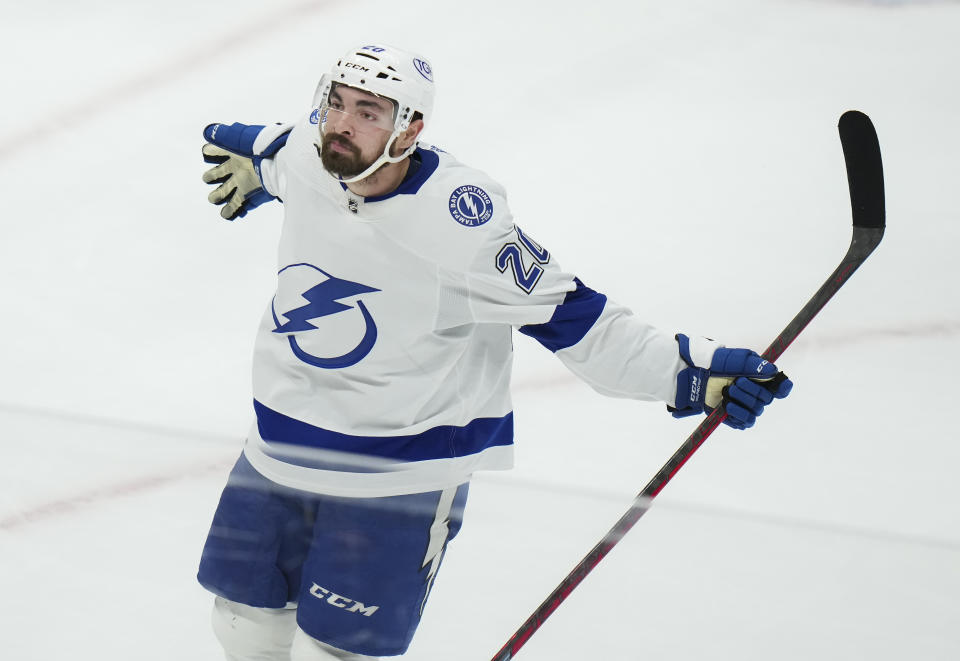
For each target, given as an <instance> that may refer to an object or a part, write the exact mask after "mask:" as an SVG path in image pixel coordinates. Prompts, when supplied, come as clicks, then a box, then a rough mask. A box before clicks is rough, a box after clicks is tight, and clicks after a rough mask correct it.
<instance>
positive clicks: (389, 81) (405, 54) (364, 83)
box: [313, 44, 434, 183]
mask: <svg viewBox="0 0 960 661" xmlns="http://www.w3.org/2000/svg"><path fill="white" fill-rule="evenodd" d="M335 84H339V85H347V86H349V87H354V88H356V89H359V90H363V91H365V92H369V93H370V94H375V95H377V96H381V97H384V98H387V99H390V100H391V101H393V102H394V103H395V105H396V108H395V115H394V121H393V134H392V135H391V136H390V139H389V140H388V141H387V144H386V146H385V147H384V150H383V154H382V155H381V156H380V158H378V159H377V160H376V161H375V162H374V163H373V164H372V165H371V166H370V167H369V168H367V169H366V170H364V171H363V172H362V173H360V174H359V175H357V176H355V177H351V178H349V179H342V181H344V182H346V183H349V182H351V181H359V180H360V179H363V178H365V177H368V176H369V175H370V174H372V173H373V172H375V171H376V170H377V169H378V168H380V167H381V166H382V165H383V164H384V163H397V162H399V161H402V160H403V159H404V158H406V157H407V156H409V155H410V154H411V153H413V151H414V150H415V149H416V148H417V144H416V143H414V144H413V145H411V146H410V147H409V148H408V149H406V150H405V151H404V152H403V153H402V154H399V155H397V156H390V148H391V146H392V145H393V143H394V142H395V141H396V139H397V136H399V135H400V133H402V132H403V131H406V130H407V128H409V126H410V122H412V121H413V120H414V118H415V113H419V114H420V118H421V119H422V120H423V122H424V124H427V123H429V121H430V116H431V113H432V112H433V97H434V85H433V67H431V66H430V63H429V62H428V61H427V60H426V59H425V58H423V57H420V56H419V55H417V54H416V53H412V52H410V51H406V50H403V49H401V48H396V47H393V46H387V45H385V44H370V45H366V46H360V47H359V48H353V49H351V50H349V51H347V53H346V54H345V55H344V56H343V57H341V58H340V59H339V60H337V63H336V64H335V65H334V66H333V69H332V70H331V71H330V73H328V74H326V75H324V76H323V77H322V78H321V79H320V84H319V85H318V86H317V91H316V94H315V95H314V99H313V102H314V107H316V108H319V109H320V110H321V119H320V135H319V136H318V139H317V144H318V146H319V144H320V143H321V142H322V139H323V127H324V121H323V112H322V111H323V109H324V106H325V105H326V104H327V100H328V97H329V95H330V90H331V89H332V88H333V86H334V85H335Z"/></svg>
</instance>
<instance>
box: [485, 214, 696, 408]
mask: <svg viewBox="0 0 960 661" xmlns="http://www.w3.org/2000/svg"><path fill="white" fill-rule="evenodd" d="M467 287H468V290H469V295H470V304H471V311H472V313H473V318H474V320H475V321H477V322H480V323H509V324H511V325H513V326H514V327H517V328H518V330H519V331H520V332H521V333H523V334H524V335H527V336H529V337H532V338H533V339H535V340H537V341H538V342H539V343H540V344H541V345H543V346H544V347H545V348H546V349H548V350H549V351H552V352H553V353H554V354H555V355H556V356H557V358H559V359H560V360H561V361H562V362H563V363H564V365H566V367H567V368H568V369H570V371H572V372H573V373H574V374H576V375H577V376H578V377H579V378H580V379H582V380H583V381H585V382H586V383H587V384H589V385H590V386H591V387H592V388H594V389H595V390H597V391H598V392H600V393H602V394H604V395H609V396H613V397H625V398H631V399H641V400H649V401H663V402H667V403H671V404H672V403H673V401H674V399H675V397H676V387H677V386H676V383H677V374H678V373H679V372H680V370H682V369H683V368H684V367H685V364H684V363H683V361H682V360H681V358H680V356H679V352H678V350H677V343H676V340H675V339H674V336H673V334H670V333H665V332H663V331H662V330H660V329H658V328H655V327H654V326H652V325H650V324H648V323H646V322H644V321H642V320H641V319H639V318H638V317H637V316H636V315H634V314H633V312H631V311H630V310H629V309H628V308H626V307H625V306H623V305H620V304H618V303H616V302H614V301H612V300H610V299H609V298H608V297H607V296H605V295H604V294H602V293H600V292H597V291H595V290H593V289H591V288H590V287H588V286H587V285H585V284H584V283H583V282H582V281H581V280H580V279H579V278H577V277H575V276H574V275H573V274H571V273H568V272H566V271H564V270H563V269H562V268H561V267H560V265H559V264H558V263H557V260H556V258H555V257H554V256H553V255H552V254H551V253H550V252H549V251H548V250H546V249H545V248H544V247H543V246H541V245H540V244H539V243H537V242H536V241H534V240H533V239H532V237H530V236H529V235H527V234H525V233H524V232H523V230H521V229H520V228H519V227H517V226H516V225H514V224H513V221H512V218H511V219H509V222H503V223H501V227H500V230H499V231H491V232H488V236H487V237H486V240H485V242H484V246H483V248H482V249H481V250H480V251H479V253H478V254H477V256H476V258H475V260H474V263H473V266H472V268H471V270H470V273H469V274H468V277H467Z"/></svg>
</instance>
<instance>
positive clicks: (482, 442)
mask: <svg viewBox="0 0 960 661" xmlns="http://www.w3.org/2000/svg"><path fill="white" fill-rule="evenodd" d="M253 408H254V410H255V411H256V414H257V428H258V430H259V432H260V438H262V439H263V440H264V441H266V442H267V443H271V442H273V443H287V444H290V445H297V446H301V447H309V448H316V449H320V450H333V451H335V452H349V453H352V454H360V455H365V456H371V457H378V458H382V459H390V460H394V461H405V462H406V461H426V460H429V459H450V458H453V457H465V456H468V455H472V454H477V453H478V452H481V451H483V450H485V449H487V448H489V447H494V446H498V445H511V444H512V443H513V413H512V412H511V413H508V414H507V415H505V416H503V417H502V418H477V419H476V420H471V421H470V422H469V423H467V424H466V425H464V426H462V427H455V426H453V425H441V426H439V427H434V428H432V429H428V430H427V431H425V432H422V433H420V434H410V435H407V436H352V435H350V434H341V433H339V432H335V431H330V430H328V429H323V428H321V427H314V426H313V425H311V424H308V423H306V422H303V421H302V420H296V419H294V418H291V417H289V416H286V415H284V414H282V413H279V412H278V411H274V410H273V409H271V408H269V407H267V406H264V405H263V404H261V403H260V402H258V401H257V400H253ZM284 461H287V462H288V463H300V462H299V461H290V460H289V459H286V458H285V459H284ZM352 470H356V469H352Z"/></svg>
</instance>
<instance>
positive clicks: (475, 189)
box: [449, 186, 493, 227]
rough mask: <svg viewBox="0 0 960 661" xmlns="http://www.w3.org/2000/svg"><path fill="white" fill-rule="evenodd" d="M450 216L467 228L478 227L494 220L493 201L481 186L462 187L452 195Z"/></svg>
mask: <svg viewBox="0 0 960 661" xmlns="http://www.w3.org/2000/svg"><path fill="white" fill-rule="evenodd" d="M449 208H450V215H451V216H453V219H454V220H455V221H457V222H458V223H460V224H461V225H464V226H466V227H477V226H478V225H483V224H484V223H485V222H487V221H488V220H490V219H491V218H493V200H491V199H490V196H489V195H487V192H486V191H485V190H483V189H482V188H480V187H479V186H460V187H459V188H457V189H456V190H455V191H453V193H451V194H450V200H449Z"/></svg>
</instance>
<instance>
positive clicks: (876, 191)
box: [492, 110, 886, 661]
mask: <svg viewBox="0 0 960 661" xmlns="http://www.w3.org/2000/svg"><path fill="white" fill-rule="evenodd" d="M838 128H839V130H840V142H841V144H842V145H843V158H844V161H845V162H846V166H847V182H848V184H849V186H850V203H851V206H852V208H853V238H852V239H851V241H850V247H849V249H848V250H847V253H846V255H845V256H844V258H843V260H842V261H841V262H840V264H839V266H837V268H836V269H835V270H834V272H833V273H831V274H830V277H829V278H827V281H826V282H824V283H823V285H822V286H821V287H820V289H819V290H817V293H815V294H814V295H813V296H812V297H811V298H810V300H809V301H807V304H806V305H804V306H803V309H802V310H800V312H799V313H798V314H797V316H796V317H794V318H793V320H792V321H791V322H790V323H789V324H787V327H786V328H784V329H783V332H781V333H780V335H778V336H777V339H775V340H774V341H773V342H772V343H771V344H770V346H769V347H767V350H766V351H764V352H763V357H764V358H765V359H767V360H769V361H771V362H775V361H776V360H777V358H779V357H780V355H781V354H782V353H783V352H784V351H785V350H786V349H787V347H789V346H790V344H792V343H793V341H794V340H795V339H796V338H797V336H798V335H800V333H801V332H802V331H803V329H804V328H806V327H807V324H809V323H810V321H811V320H812V319H813V318H814V317H815V316H816V315H817V313H819V312H820V310H821V309H823V307H824V306H825V305H826V304H827V301H829V300H830V299H831V298H833V295H834V294H836V293H837V291H838V290H839V289H840V288H841V287H842V286H843V285H844V284H845V283H846V282H847V280H848V279H849V278H850V276H851V275H853V272H854V271H856V270H857V268H858V267H859V266H860V265H861V264H862V263H863V262H864V261H865V260H866V259H867V257H868V256H869V255H870V253H872V252H873V250H874V248H876V247H877V246H878V245H879V244H880V240H881V239H882V238H883V230H884V228H885V226H886V211H885V204H884V199H885V198H884V189H883V163H882V161H881V159H880V145H879V143H878V141H877V133H876V131H875V130H874V128H873V123H872V122H871V121H870V118H869V117H867V116H866V115H865V114H863V113H862V112H859V111H856V110H850V111H847V112H845V113H844V114H843V115H842V116H841V117H840V123H839V127H838ZM725 418H726V413H725V412H724V410H723V408H722V407H719V406H718V407H717V408H716V409H714V411H713V413H711V414H710V415H708V416H707V417H706V418H705V419H704V421H703V422H702V423H700V426H698V427H697V428H696V429H695V430H694V431H693V433H692V434H690V436H689V437H688V438H687V440H686V441H685V442H684V444H683V445H681V446H680V448H679V449H678V450H677V451H676V452H675V453H674V454H673V456H672V457H670V460H669V461H667V463H666V464H664V466H663V468H661V469H660V470H659V471H658V472H657V474H656V475H655V476H654V477H653V479H652V480H650V482H649V483H647V486H646V487H644V488H643V491H641V492H640V493H639V494H638V495H637V497H636V498H635V499H634V501H633V504H632V505H631V506H630V509H629V510H627V512H626V513H625V514H624V515H623V516H622V517H620V520H619V521H617V523H616V524H615V525H614V526H613V528H611V529H610V531H609V532H608V533H607V534H606V535H604V537H603V539H601V540H600V542H599V543H598V544H597V545H596V546H595V547H593V549H592V550H591V551H590V553H588V554H587V555H586V557H584V558H583V560H581V561H580V563H579V564H578V565H577V566H576V567H574V568H573V571H571V572H570V573H569V574H568V575H567V577H566V578H565V579H563V581H562V582H561V583H560V585H558V586H557V587H556V589H554V591H553V592H552V593H551V594H550V596H548V597H547V598H546V600H545V601H544V602H543V603H542V604H540V606H539V607H538V608H537V609H536V610H535V611H534V612H533V614H532V615H531V616H530V617H529V618H527V621H526V622H524V623H523V625H522V626H521V627H520V628H519V629H518V630H517V632H516V633H515V634H513V636H512V637H511V638H510V640H509V641H507V644H506V645H504V646H503V648H502V649H501V650H500V651H499V652H497V654H496V656H494V657H493V659H492V661H509V660H510V659H513V657H514V655H516V653H517V651H518V650H519V649H520V648H521V647H523V645H524V644H525V643H526V642H527V640H529V639H530V637H531V636H532V635H533V634H534V633H535V632H536V631H537V629H539V628H540V626H541V625H542V624H543V623H544V621H546V619H547V618H548V617H550V615H551V614H552V613H553V612H554V611H555V610H556V609H557V607H559V606H560V604H561V603H563V601H564V600H565V599H566V598H567V597H568V596H569V595H570V593H571V592H573V591H574V590H575V589H576V587H577V586H578V585H579V584H580V582H581V581H583V579H584V578H586V576H587V574H589V573H590V572H591V571H593V568H594V567H596V566H597V565H598V564H600V561H601V560H603V558H604V557H606V555H607V553H609V552H610V549H612V548H613V547H614V546H616V544H617V543H618V542H619V541H620V540H621V539H622V538H623V536H624V535H625V534H627V532H628V531H629V530H630V529H631V528H632V527H633V526H634V524H635V523H636V522H637V521H639V520H640V517H642V516H643V515H644V514H645V513H646V511H647V510H648V509H649V508H650V503H651V501H652V500H653V499H654V498H655V497H656V496H657V494H659V493H660V491H661V490H662V489H663V488H664V487H665V486H666V485H667V483H668V482H669V481H670V480H671V479H672V478H673V476H674V475H675V474H676V473H677V471H679V470H680V468H681V467H682V466H683V465H684V464H685V463H686V462H687V460H688V459H689V458H690V457H691V456H693V453H694V452H696V451H697V449H699V448H700V446H701V445H703V443H704V441H706V440H707V437H708V436H710V434H712V433H713V430H715V429H716V428H717V427H718V426H719V425H720V423H721V422H723V420H724V419H725Z"/></svg>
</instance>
